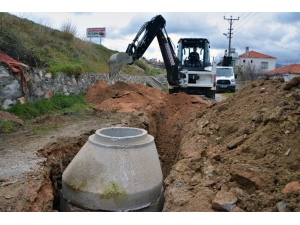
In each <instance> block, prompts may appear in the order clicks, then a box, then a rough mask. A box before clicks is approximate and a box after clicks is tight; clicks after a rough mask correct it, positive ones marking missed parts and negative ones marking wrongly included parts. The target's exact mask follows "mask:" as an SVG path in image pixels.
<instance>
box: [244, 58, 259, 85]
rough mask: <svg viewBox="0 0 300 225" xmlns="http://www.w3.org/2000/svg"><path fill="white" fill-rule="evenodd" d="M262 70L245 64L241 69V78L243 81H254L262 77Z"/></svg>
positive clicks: (250, 64)
mask: <svg viewBox="0 0 300 225" xmlns="http://www.w3.org/2000/svg"><path fill="white" fill-rule="evenodd" d="M263 72H264V70H263V69H262V68H261V67H257V66H256V65H254V64H252V63H249V62H248V63H247V64H245V65H244V66H243V67H242V78H243V79H244V80H245V81H248V80H256V79H258V77H259V76H260V75H262V74H263Z"/></svg>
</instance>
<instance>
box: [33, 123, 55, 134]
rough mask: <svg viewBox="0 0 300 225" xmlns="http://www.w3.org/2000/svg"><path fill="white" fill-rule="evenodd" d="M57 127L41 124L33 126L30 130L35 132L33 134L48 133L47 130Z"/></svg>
mask: <svg viewBox="0 0 300 225" xmlns="http://www.w3.org/2000/svg"><path fill="white" fill-rule="evenodd" d="M57 128H58V126H57V125H51V124H43V125H40V126H36V127H33V128H32V129H31V132H32V134H35V135H45V134H48V133H49V131H51V130H55V129H57Z"/></svg>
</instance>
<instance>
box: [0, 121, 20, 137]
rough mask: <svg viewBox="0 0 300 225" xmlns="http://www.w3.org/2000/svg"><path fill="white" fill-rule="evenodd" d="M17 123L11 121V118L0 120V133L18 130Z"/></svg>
mask: <svg viewBox="0 0 300 225" xmlns="http://www.w3.org/2000/svg"><path fill="white" fill-rule="evenodd" d="M18 127H19V124H18V123H16V122H14V121H11V120H5V121H0V134H1V133H4V134H10V133H13V132H15V131H17V130H18Z"/></svg>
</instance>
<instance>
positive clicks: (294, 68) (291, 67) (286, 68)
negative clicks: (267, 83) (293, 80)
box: [266, 64, 300, 75]
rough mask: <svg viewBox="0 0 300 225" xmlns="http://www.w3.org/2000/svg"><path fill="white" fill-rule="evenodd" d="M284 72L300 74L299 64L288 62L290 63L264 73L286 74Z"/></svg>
mask: <svg viewBox="0 0 300 225" xmlns="http://www.w3.org/2000/svg"><path fill="white" fill-rule="evenodd" d="M286 73H292V74H300V64H290V65H287V66H283V67H280V68H277V69H274V70H270V71H268V72H266V74H268V75H275V74H286Z"/></svg>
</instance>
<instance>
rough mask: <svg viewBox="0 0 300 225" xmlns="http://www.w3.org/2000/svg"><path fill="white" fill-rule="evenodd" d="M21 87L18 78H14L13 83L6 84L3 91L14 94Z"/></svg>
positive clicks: (10, 94)
mask: <svg viewBox="0 0 300 225" xmlns="http://www.w3.org/2000/svg"><path fill="white" fill-rule="evenodd" d="M19 89H20V85H19V82H18V81H17V80H14V81H13V82H12V83H10V84H8V85H6V86H5V87H4V88H3V93H4V94H7V95H9V96H12V95H14V94H16V93H17V92H18V90H19Z"/></svg>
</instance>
